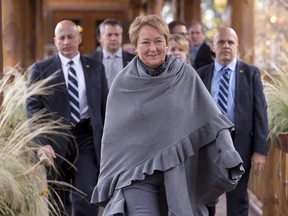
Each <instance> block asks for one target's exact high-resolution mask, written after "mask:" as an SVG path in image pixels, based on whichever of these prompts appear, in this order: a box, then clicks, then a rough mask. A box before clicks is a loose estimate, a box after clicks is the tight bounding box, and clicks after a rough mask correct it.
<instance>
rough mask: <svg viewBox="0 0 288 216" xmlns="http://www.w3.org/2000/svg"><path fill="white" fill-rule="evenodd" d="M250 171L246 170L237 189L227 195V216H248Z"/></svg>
mask: <svg viewBox="0 0 288 216" xmlns="http://www.w3.org/2000/svg"><path fill="white" fill-rule="evenodd" d="M249 173H250V169H246V168H245V173H244V174H243V175H242V177H241V179H240V181H239V182H238V184H237V186H236V188H235V189H234V190H233V191H231V192H227V193H226V203H227V216H248V209H249V197H248V192H247V189H248V181H249Z"/></svg>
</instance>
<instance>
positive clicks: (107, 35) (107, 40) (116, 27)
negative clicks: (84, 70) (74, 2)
mask: <svg viewBox="0 0 288 216" xmlns="http://www.w3.org/2000/svg"><path fill="white" fill-rule="evenodd" d="M99 30H100V36H99V42H100V44H101V48H97V49H96V50H95V51H94V52H92V53H89V54H87V56H88V57H90V58H92V59H95V60H97V61H100V62H102V63H103V65H104V66H105V73H106V77H107V82H108V87H109V88H110V86H111V84H112V81H113V79H114V78H115V76H116V75H117V74H118V73H119V72H120V71H121V70H122V69H123V68H124V67H125V66H126V65H127V64H128V63H129V62H130V61H131V60H132V59H133V58H134V56H135V55H134V54H131V53H129V52H126V51H124V50H123V49H122V48H121V46H122V33H123V28H122V25H121V23H120V22H119V21H118V20H116V19H112V18H108V19H105V20H104V21H103V22H102V23H101V24H100V28H99Z"/></svg>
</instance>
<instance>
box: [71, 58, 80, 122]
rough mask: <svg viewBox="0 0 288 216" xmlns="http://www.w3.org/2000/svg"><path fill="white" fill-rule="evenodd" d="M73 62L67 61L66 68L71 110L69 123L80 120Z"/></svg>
mask: <svg viewBox="0 0 288 216" xmlns="http://www.w3.org/2000/svg"><path fill="white" fill-rule="evenodd" d="M73 64H74V62H73V61H70V62H69V70H68V94H69V103H70V110H71V113H70V114H71V119H70V121H71V123H72V125H76V124H77V123H78V122H79V121H80V106H79V95H78V82H77V74H76V71H75V70H74V68H73V66H72V65H73Z"/></svg>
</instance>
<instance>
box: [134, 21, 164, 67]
mask: <svg viewBox="0 0 288 216" xmlns="http://www.w3.org/2000/svg"><path fill="white" fill-rule="evenodd" d="M166 51H167V41H166V39H165V36H164V35H163V34H161V33H160V32H159V31H158V30H157V29H155V28H153V27H151V26H148V25H146V26H143V27H142V28H141V29H140V30H139V32H138V40H137V46H136V52H137V54H138V56H139V58H140V59H141V61H142V62H143V63H144V64H145V65H146V66H147V67H150V68H154V69H156V68H158V67H159V66H160V65H161V64H163V62H164V61H165V57H166Z"/></svg>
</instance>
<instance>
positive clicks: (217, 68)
mask: <svg viewBox="0 0 288 216" xmlns="http://www.w3.org/2000/svg"><path fill="white" fill-rule="evenodd" d="M236 64H237V59H236V58H234V59H233V60H232V61H231V62H230V63H229V64H228V65H222V64H220V63H219V62H217V61H216V60H215V62H214V72H216V73H218V72H219V71H220V70H221V69H222V68H223V67H224V66H227V67H228V68H229V69H230V70H231V71H235V69H236Z"/></svg>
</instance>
